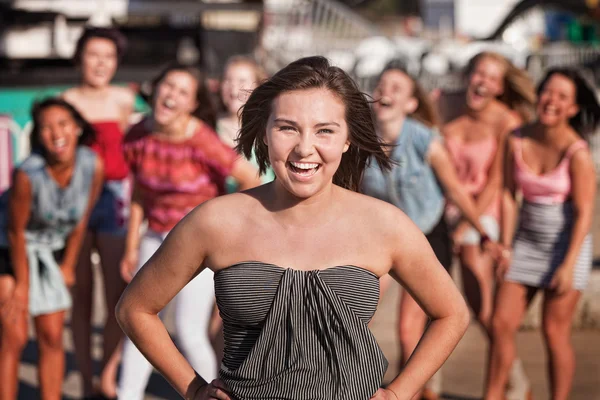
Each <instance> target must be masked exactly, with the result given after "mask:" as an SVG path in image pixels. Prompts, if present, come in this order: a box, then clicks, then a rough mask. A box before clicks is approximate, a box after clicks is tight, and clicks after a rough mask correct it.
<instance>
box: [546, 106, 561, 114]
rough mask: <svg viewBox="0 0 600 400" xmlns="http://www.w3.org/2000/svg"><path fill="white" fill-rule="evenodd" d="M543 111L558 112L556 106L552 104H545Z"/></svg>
mask: <svg viewBox="0 0 600 400" xmlns="http://www.w3.org/2000/svg"><path fill="white" fill-rule="evenodd" d="M544 112H545V113H549V114H556V113H557V112H558V107H556V106H553V105H547V106H546V107H544Z"/></svg>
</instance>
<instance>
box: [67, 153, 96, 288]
mask: <svg viewBox="0 0 600 400" xmlns="http://www.w3.org/2000/svg"><path fill="white" fill-rule="evenodd" d="M103 182H104V164H103V163H102V160H101V159H100V157H96V167H95V169H94V177H93V181H92V186H91V188H90V197H89V199H88V205H87V208H86V210H85V213H84V214H83V216H82V218H81V220H80V221H79V223H77V225H76V226H75V228H74V229H73V230H72V231H71V233H70V234H69V236H68V237H67V240H66V243H65V255H64V258H63V260H62V262H61V266H60V269H61V271H62V273H63V278H64V279H65V283H66V284H67V286H72V285H73V284H74V283H75V265H76V264H77V260H78V259H79V250H81V244H82V243H83V238H84V237H85V233H86V231H87V225H88V221H89V219H90V214H91V213H92V209H93V208H94V206H95V205H96V201H97V200H98V196H100V192H101V191H102V184H103Z"/></svg>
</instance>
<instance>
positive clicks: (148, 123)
mask: <svg viewBox="0 0 600 400" xmlns="http://www.w3.org/2000/svg"><path fill="white" fill-rule="evenodd" d="M204 80H205V77H204V74H203V73H202V71H200V70H198V69H197V68H194V67H187V66H183V65H178V64H174V65H171V66H169V67H168V68H166V69H165V70H164V71H163V72H162V73H161V74H160V75H159V76H158V77H157V78H156V80H155V81H154V91H153V96H152V114H151V115H149V116H148V117H146V118H144V119H143V120H142V121H141V122H140V123H138V124H136V125H134V126H133V127H132V128H131V129H130V130H129V132H128V133H127V136H126V138H125V142H124V145H123V147H124V153H125V159H126V160H127V161H128V163H129V165H130V167H131V171H132V175H133V178H134V195H133V199H132V203H131V218H130V220H129V229H128V232H127V246H126V251H125V256H124V257H123V260H122V262H121V272H122V275H123V278H124V279H125V280H126V281H130V280H131V279H132V277H133V275H135V273H136V271H137V270H138V269H139V268H140V267H141V266H143V265H144V264H145V263H146V262H147V261H148V259H150V257H151V256H152V255H153V254H154V252H155V251H156V249H157V248H158V247H159V246H160V244H161V243H162V241H163V240H164V238H165V237H166V236H167V235H168V234H169V232H170V231H171V229H173V227H174V226H175V225H176V224H177V223H178V222H179V221H180V220H181V219H182V218H184V217H185V215H186V214H187V213H188V212H190V211H191V210H192V209H193V208H194V207H196V206H197V205H198V204H201V203H203V202H205V201H207V200H210V199H212V198H214V197H216V196H218V195H220V194H223V192H224V182H225V178H226V177H227V176H228V175H231V176H233V177H234V178H235V179H236V180H237V181H238V182H239V183H240V186H241V187H242V188H244V189H246V188H250V187H252V186H255V185H258V184H260V180H259V179H258V174H257V171H256V169H255V168H253V167H252V165H251V164H250V163H249V162H247V161H246V160H243V159H242V158H241V157H238V155H237V154H236V153H235V152H234V151H233V150H231V149H230V148H229V147H228V146H227V145H225V144H224V143H222V142H221V141H220V140H219V138H218V136H217V134H216V133H215V131H214V130H213V126H214V122H215V118H214V117H215V114H214V112H213V108H212V107H211V103H210V100H209V97H208V89H207V88H206V85H205V82H204ZM144 219H147V221H148V229H147V230H146V232H145V233H144V235H143V236H142V237H140V227H141V225H142V222H143V220H144ZM214 304H215V299H214V288H213V275H212V272H211V271H208V270H207V271H204V272H203V273H202V274H199V275H198V276H196V277H195V278H194V279H193V280H192V281H191V282H190V283H189V284H188V285H186V287H185V288H184V289H183V290H182V291H181V292H180V293H179V294H178V295H177V297H176V301H175V324H176V331H177V337H178V340H179V343H180V345H181V348H182V350H183V352H184V353H185V355H186V357H187V358H188V360H189V361H190V363H191V364H192V365H193V366H194V368H195V369H196V370H198V371H199V372H200V373H202V375H204V376H206V377H208V378H211V379H212V378H214V377H215V376H216V374H217V369H218V367H217V360H216V358H215V354H214V351H213V347H212V345H211V340H210V339H211V338H210V336H209V322H210V321H211V317H212V311H213V308H214ZM151 373H152V366H151V365H150V363H148V361H146V359H145V358H144V357H143V355H142V354H141V353H140V352H139V351H138V349H137V348H136V347H135V346H134V345H133V343H132V342H131V341H129V340H128V339H126V340H125V344H124V347H123V362H122V367H121V375H120V379H119V390H118V392H119V397H121V398H124V399H131V400H138V399H139V400H141V399H143V398H144V392H145V388H146V384H147V383H148V379H149V378H150V374H151Z"/></svg>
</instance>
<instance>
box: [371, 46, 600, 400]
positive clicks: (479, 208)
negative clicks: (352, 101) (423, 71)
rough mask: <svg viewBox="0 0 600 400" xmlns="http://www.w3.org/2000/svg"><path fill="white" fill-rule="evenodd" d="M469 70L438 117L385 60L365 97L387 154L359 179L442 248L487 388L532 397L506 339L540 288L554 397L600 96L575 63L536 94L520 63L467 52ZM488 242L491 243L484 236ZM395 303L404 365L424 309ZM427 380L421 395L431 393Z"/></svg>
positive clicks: (576, 279) (576, 293)
mask: <svg viewBox="0 0 600 400" xmlns="http://www.w3.org/2000/svg"><path fill="white" fill-rule="evenodd" d="M466 72H467V73H466V79H467V89H466V93H465V100H464V106H463V110H462V112H461V113H460V115H459V116H458V117H457V118H455V119H453V120H451V121H449V122H448V123H446V124H445V125H443V126H440V125H438V123H437V119H436V113H435V108H434V106H433V105H432V104H431V100H430V99H429V98H428V96H427V94H426V93H424V91H423V89H422V88H421V87H420V86H419V84H418V83H417V82H416V81H415V80H414V79H412V78H411V77H410V76H409V75H408V74H407V73H406V72H405V71H404V70H403V69H402V67H400V66H398V65H397V64H396V63H394V62H392V63H390V65H388V67H387V68H386V69H385V70H384V72H383V73H382V75H381V77H380V79H379V82H378V85H377V87H376V89H375V91H374V98H375V100H376V103H375V104H374V106H373V109H374V112H375V116H376V120H377V126H378V133H379V135H380V137H381V138H382V140H383V142H384V143H386V144H388V145H392V146H393V147H390V150H389V152H390V155H391V157H392V159H393V160H394V161H396V162H397V165H396V166H394V167H393V168H392V170H391V171H390V172H382V171H381V170H380V169H379V168H378V167H377V166H376V165H374V166H371V167H369V168H368V169H367V170H366V172H365V177H364V181H363V185H362V186H363V187H362V190H363V192H365V193H367V194H370V195H373V196H375V197H378V198H381V199H383V200H385V201H387V202H390V203H392V204H395V205H396V206H398V207H400V208H401V209H402V210H403V211H404V212H406V213H407V215H408V216H409V217H411V219H412V220H413V221H414V222H415V223H416V224H417V225H418V226H419V227H420V228H421V230H422V231H423V233H425V234H426V238H427V239H428V240H429V243H430V245H431V246H432V248H433V249H434V251H435V253H436V255H437V257H438V259H439V260H440V262H441V263H442V265H444V266H446V267H447V268H448V267H449V266H450V264H451V262H452V250H451V248H452V247H453V249H454V253H456V255H457V257H458V260H459V262H460V265H461V267H462V268H461V271H462V274H461V275H462V281H463V287H464V292H465V295H466V299H467V301H468V304H469V305H470V306H471V308H472V310H473V313H474V315H475V318H476V320H477V321H478V322H479V324H480V325H481V327H482V328H483V329H484V331H485V333H486V335H487V336H488V337H489V339H490V353H489V358H488V375H487V383H486V394H485V398H486V399H490V400H495V399H504V398H507V399H529V398H531V397H532V393H531V385H530V384H529V381H528V379H527V377H526V375H525V372H524V369H523V366H522V364H521V362H520V361H519V360H518V359H517V358H515V343H514V341H515V335H516V331H517V329H518V328H519V325H520V323H521V321H522V318H523V315H524V312H525V310H526V308H527V305H528V304H529V302H530V301H531V299H532V297H533V295H534V294H535V293H536V292H538V291H539V290H542V291H543V292H544V304H543V329H542V330H543V334H544V338H545V340H546V345H547V349H548V359H549V369H548V370H549V375H550V376H549V378H550V387H551V393H552V398H553V399H567V398H568V395H569V391H570V389H571V385H572V381H573V373H574V356H573V350H572V346H571V343H570V329H571V323H572V319H573V314H574V311H575V306H576V304H577V301H578V299H579V298H580V296H581V291H582V290H583V289H584V288H585V285H586V283H587V280H588V277H589V271H590V269H591V256H592V252H591V239H590V235H589V230H590V224H591V220H592V210H593V205H594V195H595V187H596V186H595V185H596V183H595V179H594V176H595V173H594V168H593V163H592V161H591V155H590V152H589V149H588V148H587V144H586V141H585V140H584V138H585V135H586V134H588V133H590V132H591V131H592V130H593V129H594V128H595V127H596V125H597V123H598V121H599V119H600V108H599V106H598V102H597V99H596V96H595V93H594V91H593V89H591V88H590V86H589V85H588V84H587V83H586V81H585V80H584V79H582V78H581V76H580V75H579V74H578V73H577V72H575V71H572V70H568V69H557V70H551V71H549V72H548V73H547V75H546V78H545V79H544V80H543V81H542V82H541V83H540V85H539V88H538V92H537V96H536V93H535V90H534V87H533V83H532V82H531V81H530V80H529V78H528V77H527V75H526V73H525V72H524V71H522V70H519V69H518V68H516V67H514V66H513V65H512V64H511V63H510V62H509V61H508V60H506V59H505V58H504V57H502V56H500V55H498V54H495V53H489V52H484V53H481V54H479V55H477V56H476V57H474V58H473V59H472V60H471V62H470V63H469V65H468V68H467V71H466ZM536 99H537V100H536ZM438 129H440V130H441V134H439V133H437V130H438ZM450 165H453V166H454V168H451V167H450ZM463 192H466V193H463ZM517 194H522V196H523V202H522V205H521V207H520V208H519V207H517V203H516V198H517ZM444 197H445V198H447V199H448V201H445V200H444ZM444 209H445V211H444ZM517 215H518V218H517ZM474 220H475V222H474ZM517 220H518V221H519V222H518V223H517V222H516V221H517ZM450 238H451V240H449V239H450ZM489 240H492V241H494V242H498V245H497V246H496V248H492V247H489V248H488V249H486V248H485V246H482V245H484V244H485V243H486V242H489ZM495 278H496V279H495ZM399 309H400V316H399V338H400V344H401V350H402V357H401V360H402V363H405V362H406V361H407V360H408V359H409V357H410V356H411V353H412V351H413V349H414V348H415V346H416V344H417V343H418V341H419V339H420V338H421V335H422V333H423V329H424V326H425V323H426V320H427V317H426V316H425V314H424V313H423V311H421V310H420V308H419V306H418V305H417V304H416V303H415V302H414V300H412V299H411V296H410V295H409V294H408V293H406V292H404V293H403V294H402V296H401V300H400V307H399ZM435 386H437V387H428V386H426V387H425V390H424V392H422V393H421V394H420V396H422V398H426V399H435V398H438V396H439V390H440V387H439V384H437V385H435ZM416 398H419V397H416Z"/></svg>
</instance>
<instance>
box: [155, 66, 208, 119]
mask: <svg viewBox="0 0 600 400" xmlns="http://www.w3.org/2000/svg"><path fill="white" fill-rule="evenodd" d="M197 92H198V81H197V80H196V78H195V77H194V76H192V75H191V74H190V73H189V72H186V71H178V70H173V71H171V72H169V73H167V74H166V75H165V77H164V78H163V79H162V80H161V81H160V82H159V83H158V85H157V87H156V90H155V94H154V106H153V116H154V120H155V121H156V122H157V123H158V124H159V125H162V126H167V125H170V124H171V123H173V122H174V121H176V120H178V119H179V118H181V117H187V116H189V115H190V114H191V113H193V112H194V110H195V109H196V108H197V107H198V102H197V100H196V98H197Z"/></svg>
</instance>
